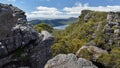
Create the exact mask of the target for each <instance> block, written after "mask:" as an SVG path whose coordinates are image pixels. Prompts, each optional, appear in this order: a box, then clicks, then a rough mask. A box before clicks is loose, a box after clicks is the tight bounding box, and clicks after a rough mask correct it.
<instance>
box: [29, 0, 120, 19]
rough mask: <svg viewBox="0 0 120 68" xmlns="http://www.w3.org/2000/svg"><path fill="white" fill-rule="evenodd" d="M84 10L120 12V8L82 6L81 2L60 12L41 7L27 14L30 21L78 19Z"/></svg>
mask: <svg viewBox="0 0 120 68" xmlns="http://www.w3.org/2000/svg"><path fill="white" fill-rule="evenodd" d="M84 9H88V10H94V11H105V12H108V11H115V12H116V11H120V6H97V7H93V6H89V4H88V3H85V4H81V3H79V2H77V3H75V6H73V7H64V8H63V9H62V11H61V10H58V9H57V8H55V7H44V6H39V7H37V8H36V11H33V12H31V13H27V16H28V19H54V18H69V17H78V16H79V15H80V14H81V11H82V10H84Z"/></svg>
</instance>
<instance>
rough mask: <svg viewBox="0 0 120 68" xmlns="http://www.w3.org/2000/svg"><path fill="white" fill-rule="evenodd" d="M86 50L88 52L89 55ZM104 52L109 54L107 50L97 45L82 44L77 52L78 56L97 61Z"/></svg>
mask: <svg viewBox="0 0 120 68" xmlns="http://www.w3.org/2000/svg"><path fill="white" fill-rule="evenodd" d="M84 52H88V53H87V55H86V53H84ZM103 53H106V54H108V52H107V51H106V50H102V49H101V48H98V47H96V46H93V45H90V46H82V47H81V48H80V49H79V50H78V51H77V52H76V56H78V57H81V58H86V57H87V59H89V60H92V61H96V60H97V59H98V58H99V57H100V56H101V55H102V54H103Z"/></svg>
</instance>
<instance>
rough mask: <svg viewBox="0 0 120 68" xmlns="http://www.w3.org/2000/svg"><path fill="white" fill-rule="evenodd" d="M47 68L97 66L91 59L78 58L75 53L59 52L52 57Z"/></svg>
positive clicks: (91, 67)
mask: <svg viewBox="0 0 120 68" xmlns="http://www.w3.org/2000/svg"><path fill="white" fill-rule="evenodd" d="M45 68H97V67H96V66H95V65H94V64H92V62H91V61H88V60H86V59H83V58H77V57H76V56H75V55H74V54H68V55H66V54H59V55H57V56H55V57H54V58H53V59H50V60H49V61H48V62H47V64H46V65H45Z"/></svg>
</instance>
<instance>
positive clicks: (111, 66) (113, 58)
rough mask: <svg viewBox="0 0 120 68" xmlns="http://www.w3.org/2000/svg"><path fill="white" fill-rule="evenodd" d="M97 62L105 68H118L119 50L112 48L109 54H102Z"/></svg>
mask: <svg viewBox="0 0 120 68" xmlns="http://www.w3.org/2000/svg"><path fill="white" fill-rule="evenodd" d="M98 62H101V63H103V64H104V65H105V66H106V67H107V68H120V48H113V49H112V50H111V52H110V54H102V56H101V57H100V58H99V59H98Z"/></svg>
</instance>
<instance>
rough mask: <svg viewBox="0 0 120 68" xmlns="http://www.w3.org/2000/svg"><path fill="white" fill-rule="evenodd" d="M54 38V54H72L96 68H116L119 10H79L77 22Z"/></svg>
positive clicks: (119, 66)
mask: <svg viewBox="0 0 120 68" xmlns="http://www.w3.org/2000/svg"><path fill="white" fill-rule="evenodd" d="M55 37H56V42H55V44H54V45H53V46H52V49H53V54H54V55H57V54H60V53H62V54H68V53H74V54H75V53H76V55H77V57H79V58H85V59H87V60H90V61H92V62H93V63H94V64H95V65H96V66H97V67H98V68H120V62H119V61H120V55H119V54H120V12H99V11H91V10H83V11H82V12H81V15H80V16H79V21H77V22H75V23H73V24H71V25H69V26H68V27H67V28H66V29H65V30H64V31H56V33H55Z"/></svg>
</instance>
